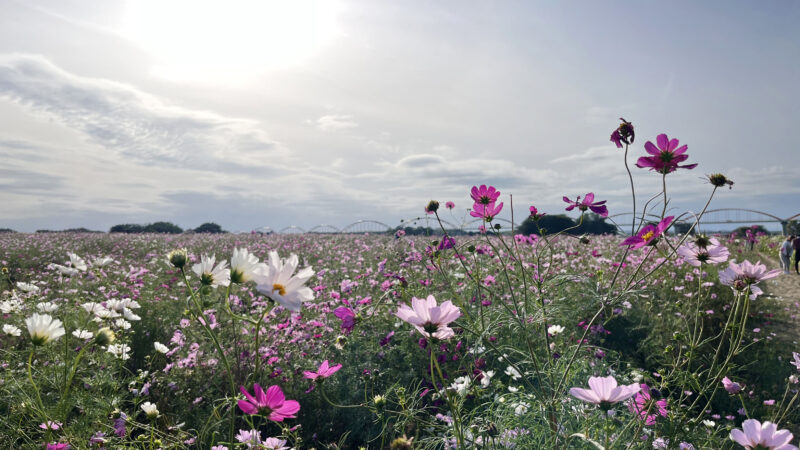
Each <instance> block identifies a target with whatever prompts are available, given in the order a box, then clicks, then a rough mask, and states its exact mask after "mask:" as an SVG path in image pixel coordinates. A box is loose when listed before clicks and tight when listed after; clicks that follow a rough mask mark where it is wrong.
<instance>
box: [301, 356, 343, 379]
mask: <svg viewBox="0 0 800 450" xmlns="http://www.w3.org/2000/svg"><path fill="white" fill-rule="evenodd" d="M341 368H342V365H341V364H336V365H335V366H330V365H329V364H328V360H327V359H326V360H325V361H322V364H320V365H319V369H317V371H316V372H311V371H309V370H305V371H303V375H305V377H306V378H308V379H309V380H316V379H317V378H328V377H329V376H331V375H333V374H335V373H336V372H337V371H338V370H339V369H341Z"/></svg>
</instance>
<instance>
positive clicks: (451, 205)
mask: <svg viewBox="0 0 800 450" xmlns="http://www.w3.org/2000/svg"><path fill="white" fill-rule="evenodd" d="M444 207H445V208H447V209H453V208H455V207H456V204H455V203H453V202H447V203H445V204H444Z"/></svg>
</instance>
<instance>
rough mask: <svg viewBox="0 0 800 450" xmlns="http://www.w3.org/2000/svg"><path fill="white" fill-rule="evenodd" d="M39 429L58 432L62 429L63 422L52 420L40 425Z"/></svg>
mask: <svg viewBox="0 0 800 450" xmlns="http://www.w3.org/2000/svg"><path fill="white" fill-rule="evenodd" d="M39 428H41V429H43V430H47V429H50V430H58V429H59V428H61V422H53V421H52V420H48V421H47V422H44V423H40V424H39Z"/></svg>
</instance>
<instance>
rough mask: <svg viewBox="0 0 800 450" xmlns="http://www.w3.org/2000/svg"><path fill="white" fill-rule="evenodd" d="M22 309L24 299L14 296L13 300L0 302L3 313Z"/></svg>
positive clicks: (0, 310)
mask: <svg viewBox="0 0 800 450" xmlns="http://www.w3.org/2000/svg"><path fill="white" fill-rule="evenodd" d="M21 309H22V300H20V299H19V298H17V297H12V298H11V300H6V301H3V302H0V312H2V313H3V314H11V313H15V312H17V311H19V310H21Z"/></svg>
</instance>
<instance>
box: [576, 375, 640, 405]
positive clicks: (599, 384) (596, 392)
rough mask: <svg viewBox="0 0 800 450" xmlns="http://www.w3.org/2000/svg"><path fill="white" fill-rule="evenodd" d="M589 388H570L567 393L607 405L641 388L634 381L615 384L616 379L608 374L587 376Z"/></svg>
mask: <svg viewBox="0 0 800 450" xmlns="http://www.w3.org/2000/svg"><path fill="white" fill-rule="evenodd" d="M589 388H590V389H583V388H577V387H574V388H571V389H570V390H569V395H571V396H573V397H575V398H577V399H579V400H583V401H585V402H589V403H594V404H596V405H601V404H606V405H605V406H608V405H610V404H612V403H617V402H621V401H623V400H627V399H629V398H631V397H633V396H634V395H636V393H637V392H639V391H640V390H641V388H640V387H639V385H638V384H636V383H633V384H629V385H627V386H626V385H622V386H617V380H616V379H614V377H612V376H610V375H609V376H607V377H589Z"/></svg>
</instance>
